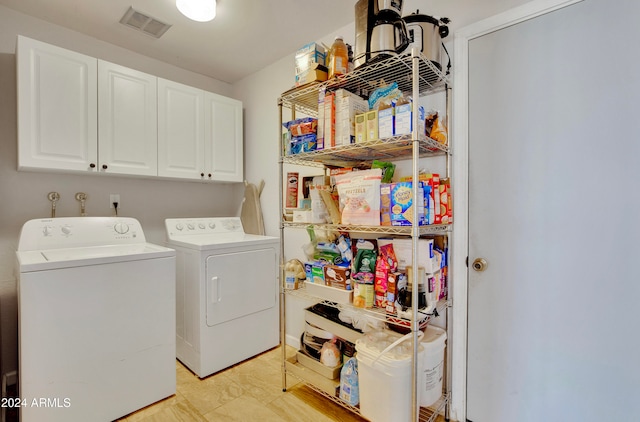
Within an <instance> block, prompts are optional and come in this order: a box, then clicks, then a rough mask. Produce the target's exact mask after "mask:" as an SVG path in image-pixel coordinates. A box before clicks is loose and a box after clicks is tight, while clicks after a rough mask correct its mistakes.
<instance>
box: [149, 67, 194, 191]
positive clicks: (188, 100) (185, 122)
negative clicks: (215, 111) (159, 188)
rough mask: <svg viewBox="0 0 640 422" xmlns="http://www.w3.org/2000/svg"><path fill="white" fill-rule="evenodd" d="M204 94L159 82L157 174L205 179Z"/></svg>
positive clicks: (178, 85) (174, 84)
mask: <svg viewBox="0 0 640 422" xmlns="http://www.w3.org/2000/svg"><path fill="white" fill-rule="evenodd" d="M203 105H204V91H202V90H200V89H197V88H193V87H190V86H187V85H182V84H179V83H176V82H172V81H167V80H165V79H160V78H159V79H158V175H159V176H165V177H178V178H183V179H200V178H203V177H204V174H205V169H204V157H205V151H204V122H203V118H204V108H203Z"/></svg>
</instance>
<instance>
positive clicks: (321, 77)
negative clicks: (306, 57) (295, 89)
mask: <svg viewBox="0 0 640 422" xmlns="http://www.w3.org/2000/svg"><path fill="white" fill-rule="evenodd" d="M328 72H329V71H328V69H327V68H326V67H325V66H323V65H321V64H318V63H316V64H315V65H313V67H311V68H309V69H307V70H305V71H303V72H301V73H299V74H297V75H296V82H295V86H301V85H305V84H308V83H311V82H323V81H326V80H327V77H328V75H329V73H328Z"/></svg>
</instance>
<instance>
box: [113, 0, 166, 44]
mask: <svg viewBox="0 0 640 422" xmlns="http://www.w3.org/2000/svg"><path fill="white" fill-rule="evenodd" d="M120 23H121V24H123V25H126V26H128V27H129V28H133V29H135V30H138V31H141V32H143V33H145V34H147V35H151V36H152V37H154V38H160V37H161V36H162V34H164V33H165V32H167V30H168V29H169V28H171V25H169V24H166V23H164V22H160V21H159V20H157V19H155V18H152V17H151V16H147V15H145V14H144V13H141V12H138V11H137V10H134V9H133V8H132V7H129V10H127V13H125V14H124V16H123V17H122V19H120Z"/></svg>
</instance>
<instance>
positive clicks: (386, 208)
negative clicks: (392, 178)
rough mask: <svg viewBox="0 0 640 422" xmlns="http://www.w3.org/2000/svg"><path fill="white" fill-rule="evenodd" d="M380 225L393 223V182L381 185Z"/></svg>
mask: <svg viewBox="0 0 640 422" xmlns="http://www.w3.org/2000/svg"><path fill="white" fill-rule="evenodd" d="M380 225H381V226H390V225H391V183H383V184H381V185H380Z"/></svg>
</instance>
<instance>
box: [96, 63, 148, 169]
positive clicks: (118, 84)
mask: <svg viewBox="0 0 640 422" xmlns="http://www.w3.org/2000/svg"><path fill="white" fill-rule="evenodd" d="M157 96H158V93H157V78H156V77H155V76H152V75H149V74H146V73H142V72H138V71H136V70H133V69H129V68H126V67H123V66H119V65H116V64H113V63H109V62H105V61H102V60H100V61H98V110H99V112H100V117H99V119H98V160H99V165H98V171H100V172H108V173H119V174H135V175H146V176H155V175H157V174H158V123H157V122H158V116H157Z"/></svg>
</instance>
